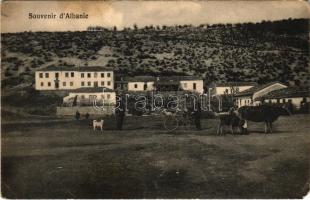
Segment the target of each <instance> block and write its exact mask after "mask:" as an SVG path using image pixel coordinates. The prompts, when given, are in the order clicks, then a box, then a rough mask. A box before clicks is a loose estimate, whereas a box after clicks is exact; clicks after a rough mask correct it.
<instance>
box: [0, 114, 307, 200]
mask: <svg viewBox="0 0 310 200" xmlns="http://www.w3.org/2000/svg"><path fill="white" fill-rule="evenodd" d="M216 126H217V120H216V119H204V120H202V128H203V130H201V131H195V130H192V131H185V130H182V128H180V129H179V130H177V131H175V132H172V133H169V132H166V131H165V130H164V129H163V128H162V126H161V120H160V118H156V117H127V118H126V119H125V127H124V129H125V130H123V131H115V130H113V127H114V120H113V118H109V119H106V127H105V130H104V131H103V132H102V133H101V132H100V131H95V132H94V131H93V130H91V127H90V126H89V122H87V121H85V120H83V121H78V122H77V121H75V120H68V119H66V120H63V121H61V120H51V121H49V120H46V119H45V120H43V121H42V122H40V121H39V122H38V121H31V120H30V119H28V122H27V120H26V121H23V123H6V122H3V124H2V136H1V144H2V162H1V163H2V184H1V186H2V195H3V196H4V197H7V198H301V197H302V196H303V195H304V194H305V193H306V192H307V191H308V190H309V174H310V173H309V160H310V158H309V155H310V154H309V153H310V151H309V148H310V133H309V130H310V119H309V116H308V115H294V116H289V117H280V118H279V120H278V121H277V122H275V124H274V128H275V133H273V134H264V133H263V130H264V125H263V124H262V123H249V130H250V132H251V133H250V135H231V134H226V135H225V136H217V135H216V134H215V133H216Z"/></svg>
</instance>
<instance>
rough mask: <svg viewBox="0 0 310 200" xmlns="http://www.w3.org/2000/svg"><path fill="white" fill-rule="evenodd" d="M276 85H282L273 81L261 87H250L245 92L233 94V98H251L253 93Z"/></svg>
mask: <svg viewBox="0 0 310 200" xmlns="http://www.w3.org/2000/svg"><path fill="white" fill-rule="evenodd" d="M277 83H278V84H282V83H281V82H279V81H274V82H270V83H266V84H263V85H257V86H254V87H251V88H249V89H247V90H244V91H242V92H239V93H237V94H235V96H236V97H238V96H251V95H253V94H254V93H255V92H258V91H260V90H262V89H264V88H266V87H269V86H271V85H274V84H277ZM282 85H284V84H282Z"/></svg>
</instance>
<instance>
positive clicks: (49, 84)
mask: <svg viewBox="0 0 310 200" xmlns="http://www.w3.org/2000/svg"><path fill="white" fill-rule="evenodd" d="M86 84H87V86H91V82H90V81H88V82H86V83H85V82H84V81H82V82H81V86H86ZM100 84H101V86H105V82H104V81H101V82H100ZM40 85H41V87H43V86H44V82H41V83H40ZM69 85H70V86H73V82H69ZM93 85H94V86H95V87H98V86H99V85H98V81H95V82H94V83H93ZM110 85H111V81H107V86H110ZM47 86H48V87H50V86H51V82H47ZM62 86H64V87H65V86H67V82H62Z"/></svg>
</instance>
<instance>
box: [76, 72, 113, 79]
mask: <svg viewBox="0 0 310 200" xmlns="http://www.w3.org/2000/svg"><path fill="white" fill-rule="evenodd" d="M99 74H100V77H101V78H104V77H105V73H99ZM85 76H87V78H91V73H81V78H84V77H85ZM97 77H98V73H97V72H95V73H94V78H97ZM107 77H108V78H109V77H111V73H107Z"/></svg>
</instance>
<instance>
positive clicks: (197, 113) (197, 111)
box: [193, 101, 201, 130]
mask: <svg viewBox="0 0 310 200" xmlns="http://www.w3.org/2000/svg"><path fill="white" fill-rule="evenodd" d="M193 116H194V122H195V126H196V129H197V130H201V123H200V119H201V106H200V102H199V101H198V102H197V105H196V108H195V109H194V114H193Z"/></svg>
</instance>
